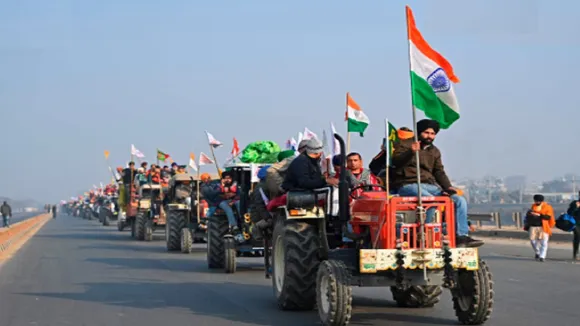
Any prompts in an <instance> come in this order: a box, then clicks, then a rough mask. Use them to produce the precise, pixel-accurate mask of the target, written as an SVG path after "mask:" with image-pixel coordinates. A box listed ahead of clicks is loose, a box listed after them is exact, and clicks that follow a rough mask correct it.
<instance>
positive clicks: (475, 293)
mask: <svg viewBox="0 0 580 326" xmlns="http://www.w3.org/2000/svg"><path fill="white" fill-rule="evenodd" d="M451 294H452V295H453V309H454V310H455V315H456V316H457V319H458V320H459V322H460V323H462V324H463V325H483V323H485V322H486V321H487V320H488V319H489V317H491V313H492V311H493V297H494V290H493V276H492V275H491V272H490V271H489V267H488V266H487V264H486V263H485V261H483V260H479V269H478V270H476V271H467V270H460V271H459V275H458V284H457V288H456V289H454V290H452V291H451Z"/></svg>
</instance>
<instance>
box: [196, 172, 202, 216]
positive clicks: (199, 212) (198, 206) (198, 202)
mask: <svg viewBox="0 0 580 326" xmlns="http://www.w3.org/2000/svg"><path fill="white" fill-rule="evenodd" d="M200 169H201V166H198V167H197V203H196V206H197V225H198V226H199V223H200V221H201V220H200V217H199V215H200V214H201V203H200V200H199V197H200V196H199V183H200V182H201V180H200V176H199V170H200Z"/></svg>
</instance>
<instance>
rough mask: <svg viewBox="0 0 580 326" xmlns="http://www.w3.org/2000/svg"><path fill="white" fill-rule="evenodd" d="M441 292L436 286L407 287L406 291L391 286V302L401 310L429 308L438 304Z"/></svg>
mask: <svg viewBox="0 0 580 326" xmlns="http://www.w3.org/2000/svg"><path fill="white" fill-rule="evenodd" d="M442 292H443V290H442V289H441V287H440V286H437V285H420V286H409V287H408V288H406V289H398V288H397V287H395V286H391V293H392V294H393V300H395V302H396V303H397V305H398V306H399V307H403V308H431V307H433V306H435V305H436V304H437V303H438V302H439V299H440V297H441V293H442Z"/></svg>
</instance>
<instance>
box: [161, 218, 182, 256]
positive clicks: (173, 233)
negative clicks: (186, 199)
mask: <svg viewBox="0 0 580 326" xmlns="http://www.w3.org/2000/svg"><path fill="white" fill-rule="evenodd" d="M184 227H185V212H183V211H178V210H169V211H168V212H167V222H166V224H165V242H166V244H167V251H176V250H181V229H183V228H184Z"/></svg>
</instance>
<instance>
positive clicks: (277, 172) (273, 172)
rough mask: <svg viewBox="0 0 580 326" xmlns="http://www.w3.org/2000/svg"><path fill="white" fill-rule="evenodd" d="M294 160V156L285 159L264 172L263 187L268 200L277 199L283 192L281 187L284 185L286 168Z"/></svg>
mask: <svg viewBox="0 0 580 326" xmlns="http://www.w3.org/2000/svg"><path fill="white" fill-rule="evenodd" d="M294 158H295V157H294V156H291V157H287V158H285V159H283V160H282V161H280V162H277V163H274V164H272V165H271V166H270V167H269V168H268V169H267V170H266V184H265V185H264V187H265V189H264V190H265V191H266V193H267V194H268V196H269V197H270V198H275V197H278V196H279V195H281V194H282V193H283V192H284V191H283V189H282V188H281V187H282V184H283V183H284V178H285V177H286V171H288V167H289V166H290V163H292V161H293V160H294Z"/></svg>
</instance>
